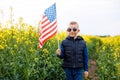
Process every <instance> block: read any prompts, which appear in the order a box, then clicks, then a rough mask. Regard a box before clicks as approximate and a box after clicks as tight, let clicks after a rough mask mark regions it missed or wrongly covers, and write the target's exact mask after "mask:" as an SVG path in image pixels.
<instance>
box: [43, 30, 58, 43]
mask: <svg viewBox="0 0 120 80" xmlns="http://www.w3.org/2000/svg"><path fill="white" fill-rule="evenodd" d="M56 33H57V31H55V32H54V33H53V34H52V35H51V36H49V37H47V38H46V39H45V40H44V41H43V43H44V42H46V41H47V40H48V39H50V38H51V37H52V36H54V35H55V34H56Z"/></svg>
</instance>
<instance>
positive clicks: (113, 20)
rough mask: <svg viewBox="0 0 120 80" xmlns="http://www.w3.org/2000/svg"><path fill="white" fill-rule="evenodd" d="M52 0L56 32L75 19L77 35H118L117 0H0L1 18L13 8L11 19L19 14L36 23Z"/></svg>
mask: <svg viewBox="0 0 120 80" xmlns="http://www.w3.org/2000/svg"><path fill="white" fill-rule="evenodd" d="M54 2H56V9H57V22H58V30H59V31H66V29H67V27H68V24H69V22H70V21H77V22H78V24H79V27H80V34H85V35H120V31H119V30H120V0H0V10H3V13H4V21H6V20H8V19H9V8H10V7H13V13H14V14H13V18H14V21H17V20H18V18H19V17H23V19H24V22H26V23H28V24H31V25H34V26H38V25H37V24H38V22H39V21H40V20H41V18H42V15H43V13H44V10H45V9H46V8H48V7H49V6H50V5H52V4H53V3H54ZM0 20H2V16H1V14H0Z"/></svg>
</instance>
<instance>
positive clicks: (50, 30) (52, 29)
mask: <svg viewBox="0 0 120 80" xmlns="http://www.w3.org/2000/svg"><path fill="white" fill-rule="evenodd" d="M56 28H57V26H55V27H54V28H53V29H52V30H50V31H49V32H47V33H46V34H44V35H43V36H42V37H45V36H46V35H47V34H49V33H51V32H52V31H54V30H55V29H56Z"/></svg>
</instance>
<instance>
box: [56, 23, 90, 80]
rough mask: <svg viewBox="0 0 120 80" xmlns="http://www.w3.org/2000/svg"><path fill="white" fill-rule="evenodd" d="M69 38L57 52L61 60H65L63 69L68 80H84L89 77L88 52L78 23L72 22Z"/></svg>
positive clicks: (68, 30)
mask: <svg viewBox="0 0 120 80" xmlns="http://www.w3.org/2000/svg"><path fill="white" fill-rule="evenodd" d="M67 32H68V37H67V38H66V39H65V40H63V41H62V44H61V47H60V49H57V50H56V54H57V56H58V57H59V58H61V59H63V64H62V67H63V69H64V71H65V74H66V78H67V80H82V74H83V70H84V78H85V79H87V77H88V52H87V47H86V43H85V42H84V40H83V38H82V37H81V36H77V34H78V33H79V32H80V30H79V25H78V23H77V22H75V21H72V22H70V24H69V27H68V29H67Z"/></svg>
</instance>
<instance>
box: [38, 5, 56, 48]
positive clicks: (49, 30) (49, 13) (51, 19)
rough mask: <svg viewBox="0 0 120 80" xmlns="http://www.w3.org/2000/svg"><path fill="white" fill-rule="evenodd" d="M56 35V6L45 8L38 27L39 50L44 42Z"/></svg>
mask: <svg viewBox="0 0 120 80" xmlns="http://www.w3.org/2000/svg"><path fill="white" fill-rule="evenodd" d="M56 33H57V20H56V4H55V3H54V4H53V5H52V6H50V7H49V8H47V9H46V10H45V12H44V14H43V17H42V20H41V25H40V36H39V48H42V47H43V45H44V42H46V41H47V40H48V39H50V38H51V37H52V36H54V35H55V34H56Z"/></svg>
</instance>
